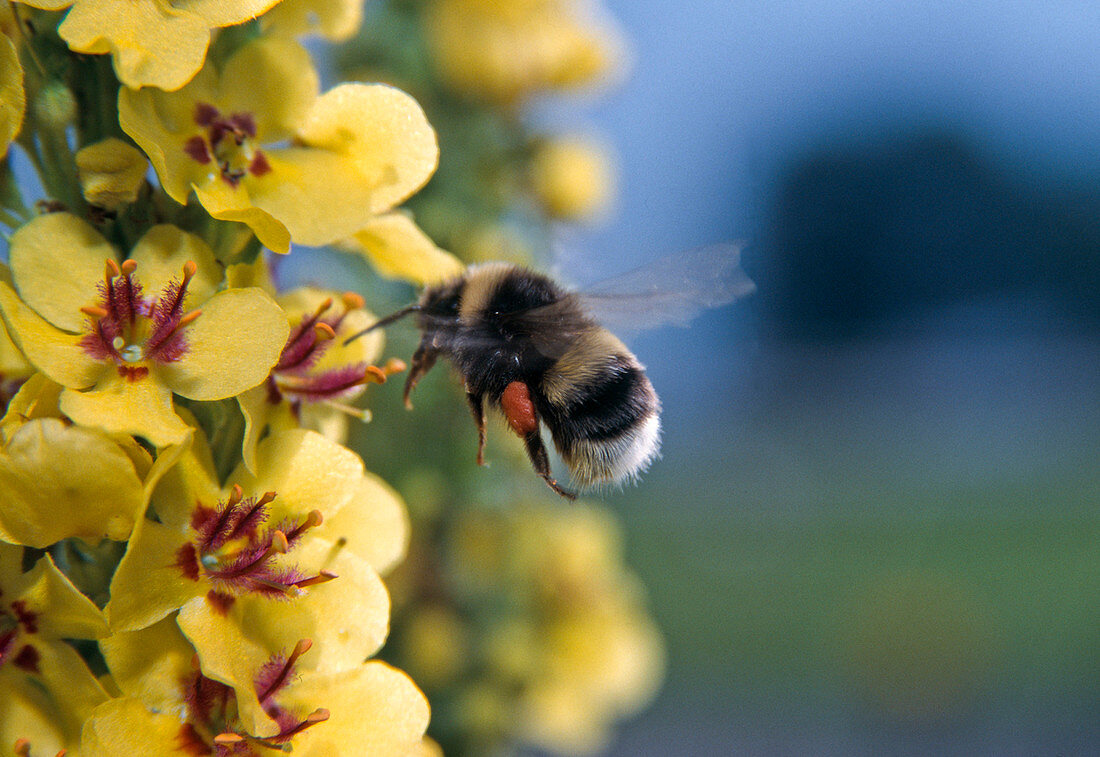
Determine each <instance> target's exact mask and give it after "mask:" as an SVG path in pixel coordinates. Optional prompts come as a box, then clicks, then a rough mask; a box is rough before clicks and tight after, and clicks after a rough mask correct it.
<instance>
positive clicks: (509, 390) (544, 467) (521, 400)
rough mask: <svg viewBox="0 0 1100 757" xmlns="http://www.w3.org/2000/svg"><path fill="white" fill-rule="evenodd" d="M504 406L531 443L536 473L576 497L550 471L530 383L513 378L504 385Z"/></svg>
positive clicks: (525, 440)
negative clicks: (559, 483) (562, 486)
mask: <svg viewBox="0 0 1100 757" xmlns="http://www.w3.org/2000/svg"><path fill="white" fill-rule="evenodd" d="M500 409H501V410H503V411H504V418H505V420H507V421H508V425H509V426H511V428H512V430H513V431H515V432H516V435H517V436H519V437H520V438H521V439H523V443H524V444H525V445H526V446H527V456H528V457H529V458H531V465H533V466H534V467H535V473H537V474H539V475H540V476H542V480H543V481H545V482H546V483H547V484H548V485H549V486H550V488H551V489H553V490H554V491H556V492H557V493H558V494H560V495H561V496H563V497H565V498H566V499H576V498H577V495H576V494H574V493H573V492H571V491H568V490H566V489H562V488H561V487H560V486H558V482H557V481H555V480H554V477H553V476H551V475H550V456H549V455H548V454H546V447H545V446H544V445H543V443H542V437H541V436H539V414H538V411H537V410H535V403H534V402H532V401H531V390H530V389H529V388H528V386H527V384H525V383H523V382H522V381H513V382H512V383H510V384H508V386H506V387H504V391H503V392H502V393H501V395H500Z"/></svg>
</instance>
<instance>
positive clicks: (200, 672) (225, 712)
mask: <svg viewBox="0 0 1100 757" xmlns="http://www.w3.org/2000/svg"><path fill="white" fill-rule="evenodd" d="M102 646H103V651H104V657H105V659H106V661H107V666H108V668H109V669H110V671H111V674H112V677H113V679H114V680H115V681H116V682H117V684H118V686H119V688H120V689H121V691H122V693H123V695H124V696H123V697H122V698H119V699H112V700H110V701H108V702H105V703H104V704H102V705H100V706H99V707H98V708H97V709H96V710H95V712H94V713H93V715H92V717H91V718H90V720H89V721H88V723H87V725H86V726H85V728H84V740H83V745H82V747H83V752H82V753H83V754H84V755H85V757H88V756H89V755H103V756H104V757H114V755H120V754H169V753H175V752H177V751H181V750H182V751H185V752H187V753H190V754H226V755H228V754H235V755H241V757H247V756H249V755H252V756H254V757H259V755H264V754H269V753H271V752H272V751H274V752H279V751H290V750H293V752H294V754H301V755H306V756H307V757H328V756H329V755H339V754H352V753H354V754H371V755H380V756H386V755H407V754H409V753H410V751H411V750H415V749H417V748H418V747H419V744H420V742H421V740H422V738H423V734H424V730H425V728H426V726H427V723H428V703H427V701H426V700H425V699H424V695H423V694H421V693H420V691H419V690H418V689H417V688H416V686H415V685H414V684H413V683H412V682H411V681H410V680H409V679H408V677H407V676H405V675H404V674H403V673H401V672H400V671H398V670H395V669H393V668H390V667H389V666H387V665H385V664H384V663H380V662H374V661H371V662H366V663H362V664H358V665H354V666H352V667H350V668H349V669H348V670H346V671H341V672H336V673H318V672H316V671H314V670H309V669H307V668H305V666H304V663H306V662H307V661H308V660H309V658H310V657H311V656H314V655H316V654H317V652H318V650H317V649H316V645H314V644H313V643H312V642H310V641H309V640H304V639H303V640H300V641H299V642H297V643H296V644H294V645H293V646H292V647H290V648H287V649H281V650H277V651H274V652H271V651H267V650H265V649H264V648H263V647H262V646H260V645H257V644H254V643H246V644H244V645H242V646H241V647H239V648H238V649H237V650H236V652H237V653H238V654H239V655H240V656H241V657H242V658H245V659H246V660H248V664H249V665H251V677H250V678H249V680H248V681H247V692H246V691H242V689H241V688H240V687H231V686H230V685H228V683H229V682H226V681H222V680H219V679H218V678H217V677H216V676H214V677H207V671H206V670H205V669H204V668H202V667H201V665H202V655H201V653H200V654H198V655H196V654H195V651H194V648H193V647H192V646H191V644H190V643H188V641H187V639H186V638H185V637H184V636H183V635H182V634H181V633H180V631H179V629H178V628H177V627H176V624H175V623H174V622H173V620H172V618H167V619H165V620H163V621H161V622H159V623H157V624H155V625H153V626H150V627H149V628H146V629H143V630H140V631H136V632H132V633H120V634H115V635H114V636H112V637H110V638H109V639H106V640H105V641H104V642H103V644H102ZM196 663H197V664H196ZM248 699H255V700H256V701H257V702H258V703H259V704H260V705H261V706H262V714H261V715H260V716H259V718H258V720H257V722H256V723H249V722H247V720H246V719H245V717H243V713H244V712H245V709H246V708H242V701H243V700H248Z"/></svg>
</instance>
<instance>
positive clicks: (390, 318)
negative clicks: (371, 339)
mask: <svg viewBox="0 0 1100 757" xmlns="http://www.w3.org/2000/svg"><path fill="white" fill-rule="evenodd" d="M418 310H420V305H409V306H408V307H405V308H401V309H400V310H398V311H397V312H396V313H390V314H389V315H387V316H386V317H385V318H381V319H379V320H377V321H375V322H374V323H372V324H371V325H370V326H367V327H366V328H365V329H363V330H362V331H360V332H358V333H356V334H352V335H351V336H349V337H348V338H347V339H345V340H344V346H345V347H346V346H347V345H349V344H351V343H352V342H354V341H355V340H356V339H358V338H359V337H361V336H365V335H366V334H369V333H370V332H372V331H374V330H375V329H379V328H382V327H383V326H389V325H390V324H391V323H393V322H394V321H398V320H401V319H402V318H404V317H405V316H407V315H408V314H409V313H415V312H417V311H418Z"/></svg>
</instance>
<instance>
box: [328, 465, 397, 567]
mask: <svg viewBox="0 0 1100 757" xmlns="http://www.w3.org/2000/svg"><path fill="white" fill-rule="evenodd" d="M409 531H410V528H409V514H408V512H407V511H406V509H405V504H404V502H402V501H401V498H400V496H399V495H398V494H397V492H395V491H394V490H393V489H391V488H390V487H389V486H388V485H387V484H386V483H385V482H384V481H382V479H380V478H378V477H377V476H375V475H374V474H373V473H366V474H364V475H363V477H362V479H361V480H360V481H359V485H358V486H357V487H356V489H355V494H354V496H353V497H352V498H351V500H350V501H349V502H348V503H347V504H345V505H344V506H343V507H342V508H340V510H339V511H338V512H337V513H336V514H335V515H332V516H326V517H325V521H324V522H323V523H322V524H321V525H320V526H319V527H318V528H317V530H316V531H315V532H313V533H314V535H315V536H316V537H318V538H324V539H327V540H329V541H331V542H334V543H335V542H340V543H341V544H344V545H345V546H344V549H347V550H349V551H351V552H353V553H355V554H357V555H359V556H360V557H362V558H363V559H365V560H366V561H367V562H369V563H370V564H371V566H372V567H373V568H374V569H375V570H376V571H378V572H379V573H380V574H382V575H385V574H386V573H388V572H389V571H390V570H391V569H392V568H393V566H394V565H396V564H397V563H399V562H401V561H402V560H403V559H404V558H405V551H406V549H407V548H408V544H409Z"/></svg>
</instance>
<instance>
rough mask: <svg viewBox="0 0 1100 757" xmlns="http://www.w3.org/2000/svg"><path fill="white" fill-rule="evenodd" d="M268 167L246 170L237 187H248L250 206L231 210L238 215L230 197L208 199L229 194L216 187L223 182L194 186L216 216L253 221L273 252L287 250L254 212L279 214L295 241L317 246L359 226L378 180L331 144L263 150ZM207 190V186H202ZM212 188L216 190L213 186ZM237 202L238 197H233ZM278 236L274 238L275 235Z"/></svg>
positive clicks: (368, 213) (365, 217)
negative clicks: (261, 171) (258, 171)
mask: <svg viewBox="0 0 1100 757" xmlns="http://www.w3.org/2000/svg"><path fill="white" fill-rule="evenodd" d="M264 154H265V155H266V156H267V161H268V163H269V164H270V166H271V172H270V173H267V174H265V175H264V176H261V177H252V176H248V177H245V179H244V180H243V181H242V182H241V185H240V187H238V190H237V192H236V194H237V195H240V194H241V191H242V188H243V187H247V188H248V197H249V198H250V200H251V202H252V204H253V205H254V206H255V207H254V208H252V209H251V210H250V211H249V213H245V212H244V211H243V209H242V210H239V211H236V212H238V213H240V214H241V217H239V218H238V217H231V216H229V215H227V213H228V212H229V210H227V209H226V208H230V207H231V203H230V202H229V201H226V202H225V204H224V207H223V205H222V204H221V203H218V204H210V203H211V201H212V199H213V198H217V197H219V196H228V195H229V193H228V192H226V190H224V189H220V188H219V187H218V185H219V184H220V185H222V186H224V182H215V183H211V184H210V185H209V186H206V187H203V191H200V190H199V189H196V193H197V194H198V197H199V201H200V202H202V204H203V207H204V208H206V209H207V211H209V212H210V214H211V215H212V216H214V217H215V218H228V219H229V220H240V221H244V222H245V223H248V224H249V225H250V226H252V228H253V230H254V231H255V232H256V236H258V237H260V241H261V242H263V243H264V245H265V246H266V247H268V248H269V249H271V250H273V251H275V252H286V249H287V248H286V247H285V246H284V247H282V248H280V247H276V246H274V245H273V244H272V243H271V242H270V241H268V240H267V239H265V238H264V236H263V235H262V234H261V232H266V231H267V230H266V229H264V228H263V227H258V226H257V225H255V221H254V219H252V216H254V215H255V214H257V213H261V212H262V213H263V216H265V217H267V218H272V219H278V222H279V223H280V225H281V226H283V227H284V228H285V230H286V231H287V232H288V233H289V239H292V240H294V242H295V243H296V244H303V245H308V246H311V247H317V246H321V245H326V244H330V243H332V242H335V241H336V240H339V239H343V238H345V237H347V236H349V235H351V234H352V233H353V232H355V231H356V230H357V229H359V228H361V227H362V226H363V224H365V223H366V222H367V221H368V220H369V219H370V218H371V216H372V214H373V210H372V209H371V206H372V203H373V201H374V198H375V197H376V194H377V193H376V191H375V190H376V187H377V181H376V180H372V179H368V178H367V177H365V176H364V175H363V174H362V173H361V172H359V171H358V170H356V168H355V165H354V163H353V162H352V160H351V159H350V158H349V156H348V155H347V154H343V153H340V152H337V151H335V150H318V149H311V148H306V147H288V148H281V149H274V150H267V151H265V153H264ZM207 190H209V192H207ZM215 190H216V191H215ZM236 204H237V205H240V204H241V202H240V201H239V200H237V201H236ZM274 241H276V242H277V241H278V240H274Z"/></svg>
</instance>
